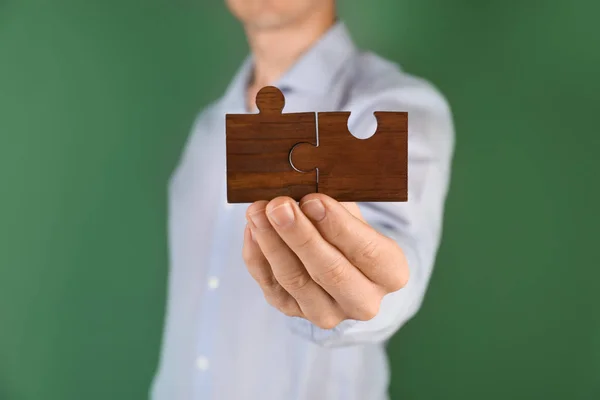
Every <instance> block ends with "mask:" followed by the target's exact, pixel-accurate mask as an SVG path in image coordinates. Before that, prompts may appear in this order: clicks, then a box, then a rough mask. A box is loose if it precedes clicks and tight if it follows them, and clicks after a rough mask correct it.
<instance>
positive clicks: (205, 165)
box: [152, 0, 454, 400]
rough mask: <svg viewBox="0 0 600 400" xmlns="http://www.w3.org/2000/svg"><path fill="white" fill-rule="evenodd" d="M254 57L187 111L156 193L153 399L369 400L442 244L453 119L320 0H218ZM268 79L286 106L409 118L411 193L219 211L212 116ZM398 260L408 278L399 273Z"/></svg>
mask: <svg viewBox="0 0 600 400" xmlns="http://www.w3.org/2000/svg"><path fill="white" fill-rule="evenodd" d="M227 4H228V6H229V8H230V10H231V11H232V12H233V14H234V15H235V16H236V17H237V18H238V19H239V20H240V21H241V22H242V24H243V25H244V28H245V31H246V34H247V37H248V42H249V45H250V48H251V56H250V57H249V58H248V59H247V60H246V61H245V63H244V64H243V65H242V67H241V69H240V71H239V72H238V73H237V75H236V77H235V78H234V79H233V81H232V83H231V84H230V86H229V88H228V89H227V91H226V93H225V95H224V96H223V98H221V99H220V100H219V101H217V102H215V103H213V104H211V105H210V106H209V107H208V108H206V109H205V110H204V111H203V112H202V113H201V114H200V116H199V117H198V119H197V121H196V123H195V126H194V128H193V132H192V134H191V136H190V139H189V141H188V143H187V144H186V147H185V150H184V154H183V156H182V159H181V162H180V164H179V166H178V168H177V170H176V171H175V173H174V175H173V177H172V180H171V182H170V187H169V195H170V211H169V238H170V251H171V259H170V262H171V271H170V278H169V288H168V296H169V298H168V309H167V316H166V329H165V332H164V338H163V349H162V355H161V362H160V367H159V371H158V373H157V376H156V378H155V381H154V384H153V387H152V398H153V399H155V400H188V399H190V400H191V399H202V400H209V399H210V400H213V399H214V400H242V399H244V400H292V399H295V400H319V399H326V400H342V399H343V400H353V399H357V400H380V399H385V398H387V394H386V392H387V387H388V383H389V382H388V380H389V378H388V372H387V361H386V353H385V341H386V340H387V339H388V338H389V337H390V336H391V335H392V334H393V333H394V332H396V330H397V329H398V328H399V327H400V326H402V325H403V324H404V323H405V322H406V321H407V320H408V319H410V318H411V317H412V316H413V315H414V314H415V312H416V311H417V309H418V308H419V306H420V303H421V301H422V298H423V294H424V292H425V289H426V286H427V283H428V280H429V277H430V274H431V270H432V266H433V264H434V258H435V254H436V251H437V248H438V245H439V241H440V235H441V228H442V216H443V208H444V201H445V197H446V192H447V188H448V182H449V174H450V164H451V158H452V151H453V141H454V136H453V128H452V123H451V115H450V111H449V108H448V106H447V104H446V102H445V100H444V98H443V97H442V96H441V95H440V94H439V93H438V92H437V91H436V90H435V89H434V88H433V87H432V86H430V85H429V84H428V83H426V82H425V81H423V80H420V79H418V78H415V77H412V76H410V75H408V74H406V73H404V72H402V71H401V70H400V69H399V68H398V67H397V66H395V65H393V64H392V63H390V62H388V61H385V60H383V59H381V58H379V57H377V56H376V55H373V54H370V53H364V52H360V51H359V50H358V49H356V48H355V46H354V45H353V43H352V40H351V38H350V36H349V35H348V32H347V31H346V28H345V26H344V24H343V23H342V22H340V21H338V20H337V19H336V10H335V2H334V1H333V0H302V1H300V0H299V1H283V0H282V1H275V0H272V1H268V0H228V1H227ZM267 85H274V86H277V87H279V88H280V89H281V90H282V91H283V93H284V95H285V97H286V108H285V112H297V111H336V110H348V111H351V112H352V115H351V117H350V121H349V128H350V130H351V131H352V132H353V133H354V134H355V135H357V136H363V137H364V136H368V135H370V134H372V133H373V132H375V129H376V121H375V118H374V116H373V114H372V113H373V111H377V110H380V111H386V110H388V111H408V113H409V186H408V187H409V201H408V202H406V203H361V204H341V203H338V202H336V201H334V200H333V199H331V198H329V197H327V196H323V195H318V194H312V195H309V196H307V198H305V199H303V200H302V201H301V202H300V204H297V203H295V202H294V201H292V200H291V199H289V198H277V199H274V200H272V201H270V202H268V201H260V202H257V203H254V204H251V205H250V206H248V205H243V204H236V205H229V204H227V202H226V180H225V126H224V124H225V114H227V113H247V112H252V111H255V110H256V108H255V105H254V99H255V96H256V93H257V92H258V90H259V89H260V88H262V87H264V86H267ZM409 269H410V279H409Z"/></svg>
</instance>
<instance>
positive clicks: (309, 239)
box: [295, 235, 315, 250]
mask: <svg viewBox="0 0 600 400" xmlns="http://www.w3.org/2000/svg"><path fill="white" fill-rule="evenodd" d="M314 241H315V235H306V236H304V237H302V238H301V239H300V240H299V241H298V243H296V245H295V247H296V248H297V249H298V250H305V249H308V248H310V247H311V246H312V245H313V243H314Z"/></svg>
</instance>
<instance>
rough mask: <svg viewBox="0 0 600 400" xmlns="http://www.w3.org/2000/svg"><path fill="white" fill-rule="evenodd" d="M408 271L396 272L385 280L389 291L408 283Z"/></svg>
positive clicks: (395, 290)
mask: <svg viewBox="0 0 600 400" xmlns="http://www.w3.org/2000/svg"><path fill="white" fill-rule="evenodd" d="M409 275H410V273H409V272H408V269H407V270H406V272H398V273H396V274H394V275H393V276H392V277H391V278H390V279H389V280H388V282H387V286H388V289H389V291H390V292H397V291H398V290H400V289H402V288H404V287H405V286H406V285H408V280H409Z"/></svg>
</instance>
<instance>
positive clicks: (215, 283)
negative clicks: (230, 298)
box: [208, 276, 219, 289]
mask: <svg viewBox="0 0 600 400" xmlns="http://www.w3.org/2000/svg"><path fill="white" fill-rule="evenodd" d="M208 287H209V288H210V289H216V288H218V287H219V278H217V277H216V276H211V277H210V278H208Z"/></svg>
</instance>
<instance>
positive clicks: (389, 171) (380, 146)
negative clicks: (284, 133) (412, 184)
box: [290, 111, 408, 202]
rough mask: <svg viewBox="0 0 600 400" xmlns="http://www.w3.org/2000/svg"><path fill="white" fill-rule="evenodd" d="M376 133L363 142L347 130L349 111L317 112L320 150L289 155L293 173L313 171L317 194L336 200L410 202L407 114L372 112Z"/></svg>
mask: <svg viewBox="0 0 600 400" xmlns="http://www.w3.org/2000/svg"><path fill="white" fill-rule="evenodd" d="M374 115H375V118H376V120H377V130H376V131H375V134H373V135H372V136H370V137H369V138H366V139H360V138H357V137H356V136H354V135H352V133H350V132H349V130H348V118H349V117H350V112H320V113H318V126H319V129H318V135H319V145H318V147H317V146H314V145H312V144H306V143H299V144H297V145H296V146H294V147H293V148H292V150H291V152H290V163H291V165H292V167H293V168H294V169H296V170H297V171H302V172H305V171H315V172H316V173H317V176H318V192H320V193H324V194H326V195H328V196H331V197H333V198H334V199H336V200H338V201H356V202H367V201H407V200H408V190H407V188H408V113H406V112H391V111H376V112H374Z"/></svg>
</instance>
